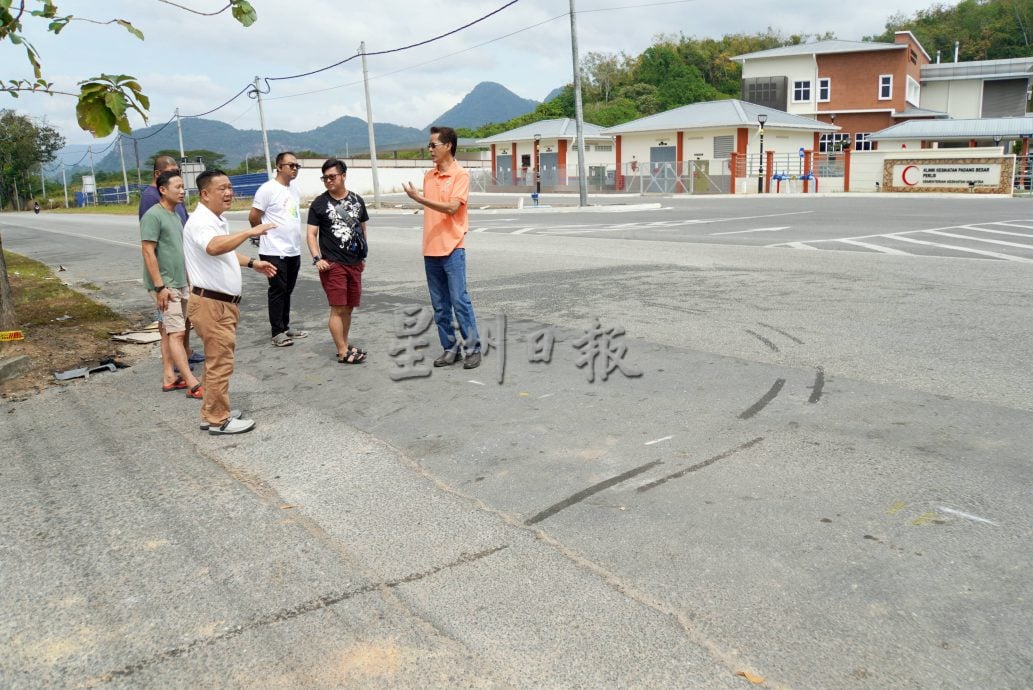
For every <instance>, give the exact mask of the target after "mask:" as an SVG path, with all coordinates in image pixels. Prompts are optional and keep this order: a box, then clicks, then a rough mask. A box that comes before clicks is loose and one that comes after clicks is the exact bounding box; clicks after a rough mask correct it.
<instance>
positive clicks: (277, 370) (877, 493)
mask: <svg viewBox="0 0 1033 690" xmlns="http://www.w3.org/2000/svg"><path fill="white" fill-rule="evenodd" d="M751 203H752V202H751ZM795 203H797V202H791V201H782V200H780V202H779V209H778V212H779V213H780V214H781V215H783V216H787V217H789V214H790V213H793V212H796V211H797V210H798V211H799V213H798V215H796V216H791V218H792V219H793V220H786V219H785V218H783V219H782V220H780V221H779V229H778V231H779V232H792V231H791V230H783V229H782V226H787V224H793V223H806V224H807V225H806V227H803V226H801V230H800V233H801V234H800V236H799V237H797V238H795V239H794V238H793V237H787V238H786V239H787V242H788V244H792V243H793V242H796V243H797V245H798V246H797V248H795V249H794V248H793V247H791V246H778V247H775V246H758V245H756V244H750V243H749V242H747V241H746V239H743V238H747V237H750V232H751V227H753V226H755V227H756V228H761V229H764V230H771V227H770V226H771V224H772V222H771V221H770V220H765V219H763V218H760V219H758V218H756V216H757V215H758V213H757V211H756V209H755V208H750V209H744V208H743V207H742V204H741V201H740V200H735V199H726V200H723V201H719V200H707V201H699V202H694V201H690V202H670V203H666V202H665V207H664V208H662V209H656V210H643V211H640V212H636V213H630V212H629V213H622V214H620V215H619V216H615V217H611V216H607V215H606V214H599V213H595V214H591V215H588V214H586V215H585V216H584V217H580V216H577V215H576V214H570V213H567V214H555V215H550V214H548V213H540V214H537V215H535V216H534V217H533V220H528V217H527V216H521V218H520V219H519V221H512V222H511V221H508V220H507V219H505V218H503V217H500V216H498V215H497V214H496V215H495V216H490V217H489V216H484V217H483V218H480V219H477V218H475V219H474V220H473V223H472V224H473V225H475V226H478V227H480V229H482V230H484V231H483V232H475V233H471V235H470V239H469V241H468V251H469V256H470V258H469V274H470V291H471V295H472V297H473V300H474V305H475V308H476V309H477V312H478V319H479V322H480V324H481V326H482V328H484V329H486V330H487V331H488V335H489V336H490V337H491V340H492V341H493V342H494V344H495V347H493V348H492V349H491V351H490V352H488V353H487V355H486V356H485V359H484V362H483V364H482V365H481V367H480V368H478V369H475V370H464V369H462V368H461V367H457V366H456V367H448V368H443V369H435V370H433V371H432V372H431V374H430V376H426V377H423V376H419V377H412V378H403V379H402V380H394V379H393V378H392V374H394V377H395V378H398V375H399V371H400V368H399V366H398V364H397V363H396V361H394V360H393V359H392V358H391V356H389V354H388V353H389V351H391V350H392V349H393V348H395V347H398V346H399V345H400V344H404V343H406V342H409V341H405V340H404V339H403V338H400V337H399V334H400V331H401V330H404V328H403V324H402V319H403V315H404V314H405V313H409V314H410V315H411V314H416V313H417V310H418V309H419V308H420V307H425V306H427V298H426V288H425V285H424V281H423V273H422V260H421V258H420V256H419V217H418V216H413V215H411V214H390V213H378V214H376V215H374V218H373V219H372V221H371V222H370V224H369V231H370V232H369V234H370V245H371V255H370V259H369V263H368V266H367V269H366V272H365V274H364V294H363V306H362V308H361V309H359V310H357V312H356V315H355V319H354V322H353V331H352V333H353V340H354V341H355V342H356V343H357V344H359V345H360V346H362V347H363V348H365V349H366V350H368V351H369V353H370V357H369V361H368V362H366V363H365V364H362V365H358V366H346V365H339V364H337V363H336V362H335V360H334V357H333V355H334V352H333V345H332V343H331V341H330V339H329V335H328V334H327V333H326V330H325V325H324V324H325V317H326V312H327V308H326V306H325V300H324V298H323V295H322V291H321V288H320V286H319V283H318V280H317V279H316V277H315V275H314V272H313V271H308V270H306V269H307V268H308V267H307V266H304V267H303V269H302V278H301V280H300V281H299V284H298V288H297V290H296V292H295V299H294V314H295V318H294V325H296V326H300V327H304V328H307V329H308V330H310V331H311V332H312V335H311V336H310V337H309V338H307V339H304V340H299V341H296V342H295V345H294V346H293V347H289V348H273V347H271V345H270V343H269V333H268V326H267V320H266V317H265V294H264V282H263V281H262V280H261V279H260V278H259V277H258V276H254V275H246V276H245V289H244V292H245V302H244V304H243V308H242V321H241V325H240V327H239V329H238V350H237V358H236V371H235V373H234V375H233V379H232V383H231V397H232V401H233V405H234V406H235V407H242V408H243V409H244V410H245V411H246V412H247V413H248V414H249V415H251V416H253V417H254V418H255V419H256V420H257V421H258V428H257V429H256V430H255V431H254V432H252V433H249V434H245V435H241V436H237V437H213V436H209V435H206V434H203V433H202V432H200V431H199V430H198V428H197V423H198V421H199V420H198V410H197V407H198V403H197V402H196V401H192V400H189V399H186V398H185V396H182V395H166V394H161V393H159V387H158V384H159V379H160V366H159V362H158V359H157V355H156V354H155V356H152V357H150V358H146V359H145V360H144V361H142V362H140V363H138V364H137V365H136V366H134V367H132V368H130V369H127V370H122V371H119V372H117V373H113V374H110V375H98V376H95V377H91V379H90V380H89V381H86V382H76V383H72V384H69V385H63V386H59V387H55V388H53V389H51V390H48V391H46V392H45V393H43V394H42V395H39V396H37V397H34V398H31V399H29V400H26V401H24V402H18V403H12V402H5V403H4V404H3V406H2V407H0V443H2V446H3V448H4V450H5V453H4V460H3V462H2V463H0V521H2V525H3V530H2V532H0V592H2V595H0V596H2V601H3V604H4V611H5V615H4V616H3V617H2V618H0V686H3V687H14V688H35V687H162V688H164V687H290V688H295V687H362V688H365V687H449V688H451V687H643V688H645V687H670V688H725V687H728V688H745V687H756V686H761V687H771V688H839V687H845V688H852V687H871V688H885V687H1028V686H1030V685H1033V651H1031V650H1033V645H1030V644H1029V630H1030V629H1031V627H1033V608H1031V607H1033V604H1031V600H1033V588H1031V586H1030V577H1029V572H1030V571H1031V567H1033V556H1031V553H1033V552H1031V550H1030V549H1029V543H1030V537H1031V533H1033V530H1031V524H1033V509H1031V508H1030V502H1029V496H1030V490H1031V488H1033V480H1031V478H1030V477H1031V473H1030V457H1029V449H1030V448H1031V447H1033V425H1031V424H1030V421H1031V419H1030V412H1031V410H1033V403H1031V402H1030V401H1031V399H1033V398H1031V393H1033V376H1031V372H1030V367H1029V366H1028V363H1027V362H1028V355H1027V349H1028V343H1029V342H1030V341H1031V338H1030V336H1031V335H1033V334H1031V332H1030V331H1031V326H1030V319H1029V318H1028V311H1029V309H1028V304H1029V286H1030V278H1031V275H1033V274H1031V271H1033V268H1031V267H1030V265H1029V263H1028V262H1026V261H1017V260H1016V261H1010V260H1006V259H991V258H987V257H983V258H962V257H959V256H946V255H944V256H915V255H902V254H900V253H890V252H878V251H872V252H862V251H853V250H850V251H831V250H819V251H801V250H800V249H803V248H805V247H802V246H799V243H801V242H807V243H810V244H813V245H819V244H821V243H823V242H826V240H827V239H828V238H831V237H840V236H844V237H845V236H861V235H862V234H863V233H864V230H865V228H864V227H861V226H862V225H865V226H874V227H883V226H887V227H888V226H889V225H891V224H894V223H896V224H897V225H893V228H892V229H893V231H894V232H897V233H907V232H911V230H909V229H908V227H907V226H906V224H907V222H910V221H908V220H907V219H909V218H913V219H914V224H915V227H916V228H917V227H931V224H932V223H933V221H932V220H930V219H929V218H924V217H923V213H925V214H929V213H933V212H935V213H942V214H945V215H949V216H951V217H952V218H953V219H954V222H957V223H961V224H965V225H971V224H973V223H976V222H977V221H978V222H987V223H993V222H998V221H1000V222H1007V223H1010V224H1011V225H1010V226H1009V227H1010V228H1011V229H1010V230H1008V232H1009V233H1013V234H1012V235H1010V237H1012V238H1013V239H1014V238H1015V235H1016V234H1021V233H1028V235H1029V239H1028V240H1025V241H1026V242H1028V243H1029V244H1030V245H1031V246H1033V222H1028V225H1029V228H1028V229H1027V230H1022V229H1021V227H1017V226H1019V225H1021V223H1022V222H1025V221H1017V220H1016V219H1018V218H1022V217H1027V218H1033V211H1029V210H1028V208H1029V205H1028V204H1026V205H1025V206H1023V207H1020V206H1018V205H1016V204H1015V203H1013V202H1012V201H1011V200H1002V201H1001V202H1000V203H999V204H998V205H993V204H987V203H982V202H981V203H972V202H966V201H965V200H959V201H957V202H953V201H950V202H948V201H944V200H941V201H938V202H937V203H936V205H935V211H934V209H933V208H932V207H931V206H930V205H929V204H926V205H923V203H922V201H920V200H914V201H898V200H894V201H893V202H891V203H890V204H888V207H889V208H887V209H884V210H883V211H878V210H876V211H872V212H871V213H869V215H868V216H867V217H864V218H857V217H856V216H855V215H854V214H847V213H846V212H845V211H844V208H845V207H844V206H843V204H848V203H853V201H852V200H839V199H805V200H801V201H800V202H799V204H801V205H802V206H800V208H799V209H797V207H796V206H793V204H795ZM694 204H695V205H694ZM907 204H913V205H907ZM950 204H957V205H956V206H949V205H950ZM697 206H698V207H697ZM947 206H949V207H947ZM880 212H884V213H885V214H886V217H885V218H880V217H879V213H880ZM1023 213H1025V214H1026V215H1025V216H1023V215H1022V214H1023ZM720 214H724V215H726V216H727V218H728V219H729V222H728V224H726V225H723V226H722V228H723V229H722V230H720V231H715V229H714V228H713V227H708V228H707V229H706V233H705V234H706V237H705V238H704V237H703V235H699V234H697V235H693V234H692V233H698V232H699V227H700V226H701V225H702V224H703V222H704V220H703V219H706V223H707V224H709V225H712V224H713V218H715V217H716V216H718V215H720ZM966 214H975V215H978V216H979V218H978V219H977V218H973V219H966V217H965V216H966ZM995 214H996V215H995ZM847 216H849V217H850V219H852V220H849V221H847V220H842V219H843V218H846V217H847ZM837 218H838V219H839V220H835V221H833V220H830V219H837ZM694 219H695V220H696V221H698V222H696V223H693V222H689V221H693V220H694ZM937 221H938V219H937ZM240 222H241V221H240V218H239V216H238V217H237V218H236V220H234V223H235V224H236V223H240ZM510 222H511V223H512V227H515V228H520V229H521V230H523V229H524V228H526V227H528V226H530V225H536V226H537V227H540V228H541V232H520V233H519V234H514V233H508V232H504V229H505V228H506V227H507V223H510ZM851 222H852V223H856V224H858V227H845V225H849V223H851ZM751 223H752V224H753V226H751V225H750V224H751ZM592 224H596V225H598V226H599V227H600V228H602V227H603V226H607V227H608V228H609V229H610V230H611V231H610V232H600V233H597V234H592V232H591V228H592ZM618 225H619V226H620V227H621V228H623V230H620V229H619V228H618ZM575 226H576V228H577V233H575V234H571V233H572V232H573V231H571V230H570V228H572V227H575ZM629 227H633V228H638V229H641V231H642V236H640V237H636V236H634V235H633V234H632V235H628V236H625V235H626V231H627V228H629ZM550 228H552V229H553V230H556V232H551V233H550ZM586 228H588V229H587V230H586ZM0 231H2V232H3V239H4V246H5V248H6V249H8V250H10V251H15V252H18V253H22V254H26V255H29V256H33V257H35V258H39V259H40V260H43V261H45V262H47V263H50V264H53V265H57V264H58V263H61V264H63V265H64V266H66V268H67V269H68V272H67V273H63V274H62V276H65V275H68V276H69V280H70V281H72V282H74V281H86V280H89V281H91V282H93V283H94V284H96V285H99V286H101V288H102V289H101V292H100V297H101V298H102V299H103V300H104V301H106V302H107V303H109V304H111V305H113V306H115V307H116V308H118V309H120V310H122V311H124V312H127V313H133V312H138V313H146V312H147V308H148V298H147V296H146V294H145V293H144V292H143V289H142V287H141V286H140V283H139V279H138V277H139V275H140V265H139V261H140V259H139V249H138V246H137V242H136V239H137V235H136V232H137V230H136V225H135V222H134V219H130V218H118V217H109V216H89V217H76V216H53V215H50V216H48V215H47V214H43V215H41V216H40V217H39V218H35V217H32V216H26V215H5V216H3V217H2V218H0ZM718 232H720V233H723V234H722V235H721V236H720V237H715V236H714V235H715V234H717V233H718ZM564 233H568V234H564ZM738 233H741V234H738ZM823 233H824V234H823ZM763 234H774V233H768V232H765V233H763ZM1009 241H1013V240H1009ZM1019 241H1023V240H1021V238H1019ZM711 242H721V244H713V243H711ZM767 243H768V244H774V243H775V240H773V239H767ZM813 248H814V247H810V249H813ZM855 249H856V247H855ZM304 263H307V262H303V264H304ZM596 326H598V330H593V329H594V328H596ZM621 330H623V333H621V332H620V331H621ZM593 334H594V335H593ZM601 334H603V335H605V337H603V335H601ZM28 335H29V337H31V332H30V333H29V334H28ZM434 335H435V334H434V333H433V332H432V331H428V332H427V333H425V334H423V337H425V338H427V339H428V340H429V341H431V343H432V345H431V346H430V347H428V348H426V349H423V350H421V351H422V352H424V353H425V354H427V355H428V356H429V357H431V358H432V357H433V356H436V355H437V346H436V345H434V344H433V343H434V342H435V341H436V338H435V337H434ZM586 338H587V340H586ZM593 338H594V339H593ZM606 339H609V340H608V341H607V340H606ZM604 341H606V342H608V345H609V346H610V347H609V348H604V349H602V350H600V351H599V352H598V353H597V354H598V357H597V358H596V359H595V360H594V361H593V360H591V359H590V358H585V354H586V352H587V351H586V349H585V347H584V344H585V343H586V342H604ZM622 346H623V347H626V349H625V350H622V349H621V347H622ZM607 353H608V355H607ZM590 379H593V380H591V381H590Z"/></svg>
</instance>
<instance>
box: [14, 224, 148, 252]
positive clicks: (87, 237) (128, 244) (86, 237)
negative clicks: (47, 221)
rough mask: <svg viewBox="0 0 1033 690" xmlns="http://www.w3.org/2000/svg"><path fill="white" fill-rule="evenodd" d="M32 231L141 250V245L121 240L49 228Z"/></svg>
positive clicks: (33, 229)
mask: <svg viewBox="0 0 1033 690" xmlns="http://www.w3.org/2000/svg"><path fill="white" fill-rule="evenodd" d="M32 231H33V232H50V233H53V234H55V235H66V236H67V237H78V238H80V239H83V240H96V241H98V242H107V243H108V244H117V245H121V246H123V247H134V248H136V249H139V248H140V243H139V242H120V241H119V240H109V239H108V238H106V237H94V236H93V235H80V234H78V233H75V232H65V231H64V230H53V229H48V228H32Z"/></svg>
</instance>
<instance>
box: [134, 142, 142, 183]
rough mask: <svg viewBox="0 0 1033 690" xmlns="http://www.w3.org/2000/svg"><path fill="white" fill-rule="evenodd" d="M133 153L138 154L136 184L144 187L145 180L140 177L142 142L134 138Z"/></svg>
mask: <svg viewBox="0 0 1033 690" xmlns="http://www.w3.org/2000/svg"><path fill="white" fill-rule="evenodd" d="M133 153H135V154H136V184H137V186H140V187H142V186H143V181H142V180H141V179H140V142H139V140H137V139H133Z"/></svg>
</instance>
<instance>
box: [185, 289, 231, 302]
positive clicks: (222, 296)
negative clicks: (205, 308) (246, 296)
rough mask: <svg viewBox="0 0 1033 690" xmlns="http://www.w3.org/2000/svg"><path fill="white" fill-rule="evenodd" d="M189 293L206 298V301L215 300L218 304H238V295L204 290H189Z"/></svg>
mask: <svg viewBox="0 0 1033 690" xmlns="http://www.w3.org/2000/svg"><path fill="white" fill-rule="evenodd" d="M190 292H192V293H194V294H195V295H197V296H198V297H207V298H208V299H217V300H219V301H220V302H229V303H230V304H239V303H240V295H227V294H226V293H225V292H216V291H215V290H205V289H204V288H199V287H195V288H191V289H190Z"/></svg>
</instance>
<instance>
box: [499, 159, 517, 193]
mask: <svg viewBox="0 0 1033 690" xmlns="http://www.w3.org/2000/svg"><path fill="white" fill-rule="evenodd" d="M495 184H497V185H503V186H506V187H508V186H509V185H511V184H513V156H495Z"/></svg>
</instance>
